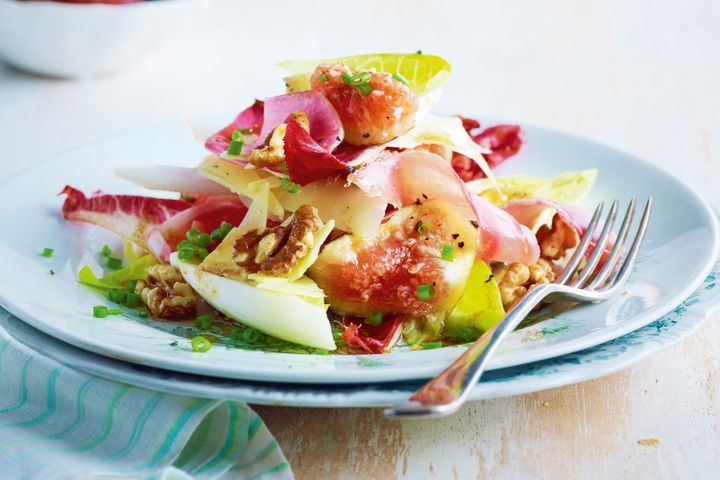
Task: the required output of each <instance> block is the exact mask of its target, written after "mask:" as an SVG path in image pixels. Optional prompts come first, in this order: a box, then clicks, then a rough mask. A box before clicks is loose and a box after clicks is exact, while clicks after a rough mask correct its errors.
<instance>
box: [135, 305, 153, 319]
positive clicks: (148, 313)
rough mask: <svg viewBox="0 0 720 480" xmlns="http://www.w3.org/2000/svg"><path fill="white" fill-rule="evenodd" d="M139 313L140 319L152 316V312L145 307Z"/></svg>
mask: <svg viewBox="0 0 720 480" xmlns="http://www.w3.org/2000/svg"><path fill="white" fill-rule="evenodd" d="M137 313H138V316H139V317H140V318H147V317H148V316H149V315H150V312H148V309H147V308H145V307H142V308H141V309H140V310H138V312H137Z"/></svg>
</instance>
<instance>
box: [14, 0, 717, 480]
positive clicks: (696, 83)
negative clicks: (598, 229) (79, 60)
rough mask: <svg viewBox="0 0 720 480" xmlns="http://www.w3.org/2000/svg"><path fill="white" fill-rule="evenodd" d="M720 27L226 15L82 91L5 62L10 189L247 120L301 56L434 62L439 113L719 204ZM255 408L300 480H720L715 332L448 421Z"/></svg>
mask: <svg viewBox="0 0 720 480" xmlns="http://www.w3.org/2000/svg"><path fill="white" fill-rule="evenodd" d="M350 18H352V19H350ZM719 25H720V2H717V1H692V2H675V1H671V0H655V1H652V0H647V1H636V2H623V1H620V0H612V1H605V2H590V1H578V0H557V1H554V2H534V1H532V0H522V1H511V2H477V1H476V2H470V1H468V2H454V1H448V0H446V1H443V2H432V1H430V0H394V1H388V0H368V1H366V2H359V3H358V2H353V3H342V4H341V3H340V2H318V1H312V0H309V1H305V2H292V3H290V2H280V1H274V0H273V1H264V2H237V1H233V0H218V1H213V2H212V3H211V5H210V8H209V9H208V12H207V13H206V15H205V16H203V17H199V18H198V19H197V21H196V23H195V25H194V26H193V27H192V29H191V31H189V32H186V34H185V35H184V36H182V37H180V38H178V40H177V41H175V42H174V43H173V44H172V45H170V46H168V47H166V48H165V49H164V50H162V51H161V52H158V53H157V54H155V55H153V56H152V57H150V58H149V59H148V60H147V61H145V62H144V63H142V64H140V65H138V66H137V67H136V68H135V69H133V70H131V71H129V72H126V73H124V74H122V75H118V76H111V77H103V78H98V79H88V80H82V81H72V82H71V81H60V80H53V79H46V78H39V77H33V76H29V75H26V74H23V73H20V72H17V71H15V70H12V69H9V68H2V67H0V167H1V168H0V178H2V177H6V176H8V175H10V174H12V173H14V172H16V171H18V170H20V169H21V168H24V167H25V166H27V165H29V164H31V163H35V162H39V161H41V160H43V159H45V158H47V157H49V156H52V155H54V154H56V153H59V152H62V151H64V150H67V149H69V148H72V147H74V146H77V145H81V144H84V143H88V142H90V141H93V140H96V139H99V138H103V137H107V136H110V135H114V134H117V133H121V132H124V131H126V130H128V129H131V128H136V127H139V126H143V125H147V124H149V123H153V122H159V121H166V120H173V119H177V118H180V117H184V116H192V115H203V114H208V113H215V112H227V111H237V110H239V109H240V108H241V107H242V106H244V105H245V104H247V103H248V102H249V100H250V99H251V98H253V97H263V96H266V95H272V94H275V93H279V92H280V91H281V88H282V82H281V81H280V79H279V71H277V70H276V69H274V68H273V67H272V66H271V65H272V63H274V62H276V61H279V60H281V59H283V58H286V57H289V58H293V57H295V58H307V57H324V56H331V55H342V54H349V53H357V52H366V51H415V50H418V49H423V50H424V51H425V52H434V53H439V54H442V55H444V56H446V57H448V58H449V59H450V60H451V61H452V63H453V66H454V74H453V77H452V78H451V80H450V81H449V82H448V84H447V86H446V87H445V88H444V91H445V96H444V98H443V101H442V103H441V106H440V109H441V110H443V111H446V112H452V113H456V112H457V113H462V112H465V113H473V114H487V115H494V116H499V117H504V118H507V119H512V120H513V121H516V122H519V123H535V124H540V125H544V126H549V127H552V128H557V129H562V130H566V131H570V132H573V133H577V134H580V135H584V136H587V137H590V138H593V139H596V140H599V141H601V142H604V143H608V144H610V145H613V146H616V147H618V148H621V149H624V150H628V151H630V152H633V153H635V154H637V155H640V156H642V157H644V158H647V159H648V160H650V161H652V162H655V163H657V164H659V165H662V166H664V167H665V168H667V169H669V170H671V171H672V172H673V173H674V174H676V175H677V176H678V177H680V178H683V179H685V180H687V181H688V182H690V183H692V184H693V185H695V186H696V188H697V190H698V191H699V192H701V193H703V194H704V195H706V197H707V198H709V199H710V200H711V201H713V202H716V203H717V202H720V189H719V188H717V184H718V180H717V179H718V177H719V176H720V160H719V157H720V94H719V93H718V90H719V89H720V28H718V26H719ZM99 161H101V159H99ZM171 161H172V159H167V160H166V161H165V162H164V163H170V162H171ZM598 168H600V169H601V171H602V165H598ZM603 174H621V172H603ZM257 410H258V412H259V413H260V414H261V415H262V417H263V418H264V419H265V421H266V422H267V424H268V425H269V426H270V429H271V430H272V431H273V432H274V433H275V435H276V436H277V438H278V440H279V441H280V443H281V445H282V447H283V449H284V451H285V453H286V455H287V456H288V458H289V460H290V463H291V465H292V466H293V468H294V470H295V472H296V475H297V477H298V478H300V479H304V478H443V479H444V478H462V479H465V478H494V477H503V478H523V477H542V478H600V477H605V478H619V477H624V478H639V477H647V478H656V477H663V478H679V477H682V478H711V477H715V478H718V476H720V473H719V472H718V465H720V318H718V316H717V315H715V317H714V318H712V319H711V320H710V321H708V323H707V326H706V327H705V328H703V329H702V330H701V331H700V332H699V333H696V334H695V335H694V336H693V337H692V338H690V339H688V340H687V341H685V342H684V343H682V344H680V345H678V346H675V347H674V348H671V349H669V350H667V351H665V352H663V353H661V354H658V355H656V356H654V357H652V358H650V359H648V360H646V361H644V362H642V363H640V364H637V365H636V366H634V367H632V368H630V369H628V370H626V371H623V372H621V373H618V374H615V375H611V376H608V377H605V378H601V379H598V380H594V381H590V382H586V383H582V384H578V385H570V386H566V387H563V388H558V389H554V390H549V391H544V392H538V393H534V394H530V395H523V396H519V397H513V398H503V399H497V400H489V401H482V402H475V403H472V404H469V405H467V406H466V407H465V408H464V409H463V410H462V411H461V412H460V413H459V414H457V415H455V416H454V417H452V418H448V419H443V420H438V421H425V422H420V421H403V422H398V421H389V420H385V419H384V418H383V416H382V414H381V412H380V411H377V410H364V409H363V410H361V409H349V410H341V409H327V410H321V409H295V408H274V407H273V408H271V407H258V408H257Z"/></svg>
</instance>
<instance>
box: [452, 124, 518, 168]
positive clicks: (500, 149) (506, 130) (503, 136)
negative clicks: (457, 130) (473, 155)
mask: <svg viewBox="0 0 720 480" xmlns="http://www.w3.org/2000/svg"><path fill="white" fill-rule="evenodd" d="M460 119H461V120H462V122H463V127H465V130H467V132H468V134H469V135H470V137H472V139H473V140H474V141H475V143H477V144H478V145H480V146H482V147H484V148H486V149H488V150H490V153H486V154H483V157H485V160H487V163H488V165H490V167H491V168H495V167H496V166H498V165H499V164H501V163H502V162H504V161H505V160H507V159H508V158H510V157H512V156H513V155H515V154H517V153H518V152H519V151H520V148H521V147H522V144H523V141H524V140H523V133H522V129H521V128H520V125H509V124H501V125H495V126H492V127H488V128H486V129H484V130H482V131H480V132H478V131H477V130H478V129H479V128H480V122H478V121H477V120H475V119H472V118H466V117H460ZM452 166H453V168H454V169H455V171H456V172H457V174H458V175H459V176H460V178H462V179H463V180H464V181H466V182H469V181H470V180H475V179H477V178H483V177H485V173H484V172H483V171H482V170H481V169H480V167H479V166H478V165H477V164H476V163H475V162H473V161H472V160H471V159H469V158H468V157H466V156H465V155H461V154H459V153H455V154H454V155H453V159H452Z"/></svg>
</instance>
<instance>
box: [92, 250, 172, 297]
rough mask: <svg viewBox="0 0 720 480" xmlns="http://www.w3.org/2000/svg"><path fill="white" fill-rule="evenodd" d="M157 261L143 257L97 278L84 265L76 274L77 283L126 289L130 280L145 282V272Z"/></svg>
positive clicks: (147, 256) (151, 257)
mask: <svg viewBox="0 0 720 480" xmlns="http://www.w3.org/2000/svg"><path fill="white" fill-rule="evenodd" d="M156 263H158V262H157V260H156V259H155V257H153V256H152V255H144V256H142V257H140V258H138V259H136V260H134V261H132V262H130V263H129V264H128V266H127V267H125V268H122V269H120V270H117V271H115V272H112V273H109V274H107V275H105V276H104V277H100V278H98V277H97V276H95V274H94V273H93V271H92V269H90V267H89V266H87V265H85V266H84V267H83V268H82V269H81V270H80V272H79V273H78V281H79V282H80V283H83V284H85V285H90V286H91V287H97V288H103V289H111V288H120V289H122V288H126V287H127V285H128V283H129V282H130V281H131V280H145V279H146V278H147V270H148V268H149V267H151V266H152V265H155V264H156Z"/></svg>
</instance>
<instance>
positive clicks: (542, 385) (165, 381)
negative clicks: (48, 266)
mask: <svg viewBox="0 0 720 480" xmlns="http://www.w3.org/2000/svg"><path fill="white" fill-rule="evenodd" d="M718 280H720V264H716V265H715V268H714V269H713V270H712V272H711V273H710V274H709V275H708V277H707V278H706V279H705V281H704V282H703V284H702V285H701V286H700V288H698V290H696V291H695V292H694V293H693V294H692V295H690V297H689V298H687V299H686V300H685V301H684V302H682V303H681V304H680V305H678V306H677V307H675V308H674V309H673V311H671V312H670V313H668V314H667V315H665V316H664V317H662V318H660V319H658V320H656V321H654V322H652V323H650V324H649V325H647V326H645V327H643V328H641V329H639V330H636V331H634V332H631V333H629V334H627V335H624V336H622V337H619V338H616V339H615V340H611V341H609V342H607V343H603V344H601V345H598V346H595V347H592V348H590V349H587V350H582V351H579V352H575V353H570V354H567V355H563V356H560V357H556V358H552V359H549V360H545V361H541V362H536V363H532V364H529V365H521V366H518V367H512V368H506V369H501V370H495V371H492V372H487V373H486V374H485V375H484V376H483V378H482V381H481V382H480V383H478V385H477V386H476V387H475V388H474V389H473V390H472V392H471V394H470V399H472V400H480V399H485V398H496V397H505V396H511V395H520V394H523V393H530V392H535V391H539V390H545V389H548V388H555V387H560V386H562V385H568V384H571V383H577V382H581V381H584V380H590V379H592V378H597V377H601V376H603V375H608V374H611V373H614V372H617V371H619V370H621V369H623V368H627V367H629V366H630V365H632V364H634V363H636V362H638V361H640V360H642V359H644V358H647V357H649V356H651V355H653V354H655V353H657V352H659V351H660V350H663V349H665V348H668V347H670V346H672V345H674V344H676V343H678V342H679V341H681V340H682V339H684V338H686V337H687V336H689V335H691V334H692V333H693V332H695V331H697V330H698V329H699V328H700V326H701V325H702V324H703V323H704V321H705V320H707V319H708V318H709V317H710V315H711V314H712V313H713V312H714V311H715V310H716V309H717V307H718V305H720V295H718V289H720V286H719V285H718ZM0 329H4V330H5V331H7V332H8V333H9V334H10V335H12V336H13V337H14V338H16V339H17V340H19V341H20V342H22V343H25V344H26V345H27V346H29V347H30V348H33V349H35V350H37V351H40V352H43V354H45V355H47V356H50V357H52V358H54V359H55V360H58V361H59V362H62V363H64V364H66V365H70V366H72V367H75V368H77V369H80V370H82V371H85V372H87V373H90V374H93V375H98V376H101V377H104V378H108V379H111V380H115V381H120V382H125V383H128V384H131V385H137V386H139V387H144V388H149V389H152V390H159V391H162V392H167V393H175V394H182V395H192V396H198V397H205V398H215V399H222V400H237V401H243V402H249V403H256V404H261V405H283V406H293V407H333V408H338V407H387V406H391V405H396V404H397V403H399V402H401V401H403V400H405V399H406V398H407V397H408V396H409V395H411V394H412V393H413V392H414V391H415V390H417V388H419V387H420V385H421V383H419V382H395V383H383V384H362V385H341V384H340V385H338V384H335V385H299V384H280V383H255V382H246V381H240V380H227V379H218V378H209V377H204V376H198V375H188V374H182V373H177V372H169V371H166V370H158V369H155V368H149V367H141V366H138V365H133V364H130V363H126V362H121V361H118V360H113V359H110V358H107V357H102V356H100V355H96V354H93V353H89V352H87V351H85V350H81V349H79V348H75V347H71V346H70V345H68V344H66V343H64V342H60V341H58V340H56V339H54V338H52V337H50V336H48V335H45V334H43V333H41V332H39V331H37V330H35V329H34V328H32V327H30V326H28V325H27V324H25V323H23V322H22V321H20V320H18V319H16V318H14V317H12V316H11V315H9V314H8V313H7V312H2V311H0ZM536 331H542V329H536ZM0 362H2V358H1V357H0ZM378 368H380V367H378Z"/></svg>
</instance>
